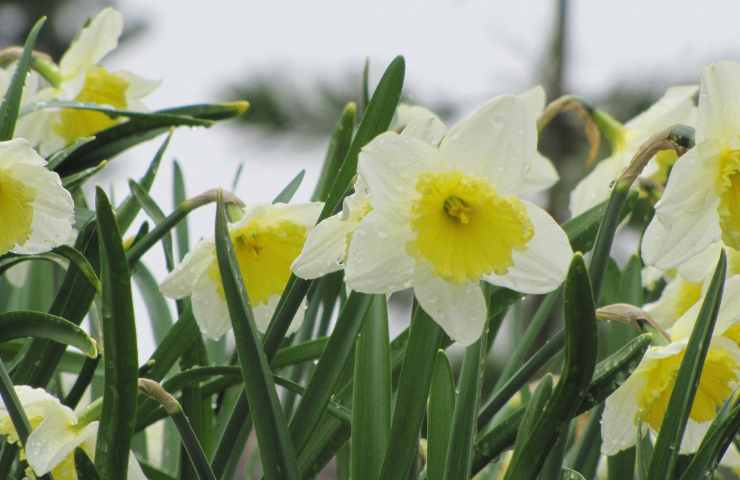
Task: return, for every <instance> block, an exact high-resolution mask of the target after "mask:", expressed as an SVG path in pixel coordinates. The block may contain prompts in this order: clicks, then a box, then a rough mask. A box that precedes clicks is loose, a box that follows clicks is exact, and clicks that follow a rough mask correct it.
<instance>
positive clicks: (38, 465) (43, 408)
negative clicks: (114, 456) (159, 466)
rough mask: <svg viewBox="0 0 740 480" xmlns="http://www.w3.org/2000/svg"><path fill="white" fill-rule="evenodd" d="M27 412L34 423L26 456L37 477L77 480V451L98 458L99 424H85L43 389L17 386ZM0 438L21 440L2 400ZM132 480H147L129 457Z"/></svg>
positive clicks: (128, 476)
mask: <svg viewBox="0 0 740 480" xmlns="http://www.w3.org/2000/svg"><path fill="white" fill-rule="evenodd" d="M15 392H16V394H17V395H18V400H19V401H20V404H21V406H22V407H23V410H24V411H25V413H26V416H27V417H28V422H29V423H30V424H31V434H30V435H29V436H28V439H27V440H26V444H25V446H24V453H25V457H26V461H27V462H28V465H29V467H30V468H31V470H32V471H33V473H34V474H35V475H36V476H41V475H46V474H47V473H51V474H52V475H53V476H54V479H55V480H76V479H77V471H76V469H75V461H74V450H75V448H78V447H79V448H81V449H82V450H84V451H85V453H86V454H87V455H88V456H89V457H90V458H95V444H96V438H97V434H98V422H97V421H93V422H89V423H85V422H84V421H81V419H80V417H78V415H77V414H76V413H75V412H74V411H73V410H72V409H70V408H69V407H67V406H65V405H62V403H61V402H60V401H59V399H57V398H56V397H54V396H52V395H50V394H49V393H48V392H46V391H44V390H42V389H40V388H32V387H29V386H26V385H19V386H16V387H15ZM0 435H1V436H3V437H5V439H6V440H7V441H8V442H9V443H16V442H17V441H18V434H17V433H16V431H15V427H14V426H13V422H12V421H11V419H10V415H9V413H8V410H7V409H6V408H5V404H3V403H2V400H0ZM126 478H127V479H128V480H145V479H146V476H144V473H143V472H142V471H141V467H140V466H139V462H137V461H136V458H135V457H134V456H133V454H132V455H129V462H128V475H127V477H126Z"/></svg>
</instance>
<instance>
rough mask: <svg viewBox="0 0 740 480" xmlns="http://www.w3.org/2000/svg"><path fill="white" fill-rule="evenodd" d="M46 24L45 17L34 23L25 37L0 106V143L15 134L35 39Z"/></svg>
mask: <svg viewBox="0 0 740 480" xmlns="http://www.w3.org/2000/svg"><path fill="white" fill-rule="evenodd" d="M44 23H46V17H42V18H40V19H39V20H37V21H36V23H35V24H34V25H33V27H32V28H31V31H30V32H29V33H28V36H27V37H26V43H25V45H24V46H23V53H21V56H20V58H19V59H18V62H17V63H16V66H15V73H13V78H12V79H11V80H10V85H8V88H7V90H6V91H5V97H4V98H3V103H2V104H0V141H5V140H10V139H11V138H13V132H15V124H16V122H17V121H18V113H19V111H20V106H21V97H22V96H23V86H24V85H25V84H26V76H27V75H28V68H29V67H30V65H31V55H32V54H33V48H34V46H35V45H36V38H37V37H38V35H39V32H40V31H41V28H43V26H44Z"/></svg>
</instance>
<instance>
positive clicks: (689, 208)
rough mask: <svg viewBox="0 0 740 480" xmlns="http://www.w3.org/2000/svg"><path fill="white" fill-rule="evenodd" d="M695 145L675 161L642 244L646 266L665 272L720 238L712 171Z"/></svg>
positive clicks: (700, 147) (699, 148) (701, 148)
mask: <svg viewBox="0 0 740 480" xmlns="http://www.w3.org/2000/svg"><path fill="white" fill-rule="evenodd" d="M704 150H705V148H704V146H703V144H700V145H697V146H696V147H694V148H693V149H691V150H689V151H688V152H687V153H686V154H684V155H683V156H682V157H681V158H679V159H678V161H677V162H676V164H675V165H674V167H673V170H672V172H671V176H670V178H669V179H668V185H667V187H666V190H665V192H664V193H663V197H662V198H661V200H660V201H659V202H658V203H657V205H656V206H655V208H656V210H655V217H654V218H653V220H652V221H651V222H650V225H648V228H647V230H646V231H645V235H644V237H643V241H642V256H643V258H644V259H645V262H646V263H648V264H649V265H653V266H655V267H658V268H660V269H661V270H668V269H670V268H672V267H675V266H677V265H680V264H681V263H683V262H685V261H686V260H687V259H689V258H691V257H693V256H695V255H697V254H699V253H701V252H702V251H703V250H704V249H705V248H707V247H708V246H709V245H711V244H712V243H714V242H716V241H717V240H719V238H720V233H721V232H720V226H719V214H718V213H717V205H718V204H719V198H718V197H717V195H716V194H715V192H714V189H713V185H714V179H715V177H714V175H712V173H713V168H712V167H711V165H708V162H706V161H704V158H706V157H704V155H705V153H704ZM710 158H711V157H710Z"/></svg>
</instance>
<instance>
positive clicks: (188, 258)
mask: <svg viewBox="0 0 740 480" xmlns="http://www.w3.org/2000/svg"><path fill="white" fill-rule="evenodd" d="M215 248H216V247H215V245H214V243H213V240H201V241H199V242H198V243H197V244H196V245H195V247H194V248H193V249H192V250H190V251H189V252H188V253H187V254H186V255H185V258H183V259H182V262H180V264H179V265H177V267H175V269H174V270H173V271H172V272H170V274H169V275H167V277H165V279H164V281H163V282H162V284H161V285H160V286H159V290H160V291H161V292H162V295H164V296H166V297H170V298H183V297H187V296H189V295H191V294H192V293H193V290H195V284H196V282H197V280H198V278H200V276H201V275H202V274H203V272H205V271H206V270H207V269H208V267H209V266H210V265H211V263H212V262H213V261H214V259H215V258H216V250H215Z"/></svg>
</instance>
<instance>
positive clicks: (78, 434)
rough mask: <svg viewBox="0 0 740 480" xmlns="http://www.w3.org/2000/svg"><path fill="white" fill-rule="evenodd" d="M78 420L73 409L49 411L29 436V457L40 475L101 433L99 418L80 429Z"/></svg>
mask: <svg viewBox="0 0 740 480" xmlns="http://www.w3.org/2000/svg"><path fill="white" fill-rule="evenodd" d="M60 407H61V404H60ZM75 423H76V418H75V417H74V414H73V413H72V411H71V410H69V409H63V408H59V409H57V411H56V412H48V414H47V416H45V417H44V420H43V421H42V422H41V424H40V425H39V426H38V427H36V428H35V429H34V430H33V431H32V432H31V434H30V435H29V436H28V440H27V441H26V445H25V450H26V458H27V460H28V464H29V465H30V466H31V468H32V469H33V471H34V472H35V473H36V474H37V475H45V474H47V473H49V472H50V471H51V470H53V469H54V467H56V466H57V465H58V464H59V463H60V462H61V461H62V460H64V459H65V458H66V457H67V456H68V455H69V454H71V453H72V452H73V451H74V449H75V448H77V447H78V446H80V445H81V444H82V443H84V442H86V441H87V440H90V439H91V438H95V436H96V435H97V433H98V422H92V423H90V424H88V425H86V426H85V427H84V428H83V429H82V430H79V431H78V430H77V428H76V427H75Z"/></svg>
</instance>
